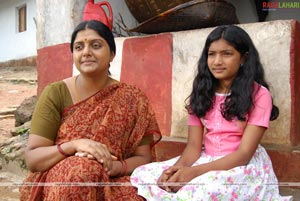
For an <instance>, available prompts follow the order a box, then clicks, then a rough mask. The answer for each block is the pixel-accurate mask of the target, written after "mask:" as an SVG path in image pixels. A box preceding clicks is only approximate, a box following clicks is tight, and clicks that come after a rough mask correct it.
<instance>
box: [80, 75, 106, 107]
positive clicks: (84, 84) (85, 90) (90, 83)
mask: <svg viewBox="0 0 300 201" xmlns="http://www.w3.org/2000/svg"><path fill="white" fill-rule="evenodd" d="M111 82H112V79H111V78H110V77H109V76H108V75H107V76H103V77H102V78H99V77H97V78H94V77H86V76H82V75H78V76H76V77H75V80H74V88H75V93H76V94H77V99H78V101H79V100H83V99H86V98H88V97H90V96H91V95H93V94H95V93H96V92H98V91H100V90H102V89H104V88H106V87H107V86H109V85H110V84H111Z"/></svg>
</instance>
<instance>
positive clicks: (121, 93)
mask: <svg viewBox="0 0 300 201" xmlns="http://www.w3.org/2000/svg"><path fill="white" fill-rule="evenodd" d="M146 135H152V136H153V137H152V138H151V139H153V140H152V145H154V144H155V143H156V142H158V141H159V140H160V138H161V134H160V131H159V128H158V125H157V122H156V119H155V115H154V112H153V111H152V109H151V106H150V104H149V100H148V98H147V97H146V96H145V95H144V94H143V93H142V92H141V91H140V90H139V89H137V88H135V87H133V86H130V85H127V84H123V83H122V84H115V85H112V86H109V87H107V88H105V89H103V90H101V91H99V92H97V93H96V94H94V95H93V96H91V97H89V98H88V99H86V100H84V101H81V102H79V103H77V104H75V105H72V106H70V107H68V108H65V110H64V111H63V113H62V121H61V126H60V128H59V131H58V133H57V137H56V141H55V144H60V143H64V142H68V141H71V140H74V139H80V138H88V139H92V140H95V141H98V142H101V143H103V144H105V145H106V146H107V147H108V148H109V150H110V152H111V153H112V154H113V155H115V156H117V157H118V159H119V160H124V159H126V158H129V157H130V156H131V155H132V154H133V152H134V151H135V149H136V148H137V146H139V143H140V142H141V140H142V138H143V137H144V136H146ZM151 147H152V153H155V152H153V150H154V146H151ZM152 155H153V156H155V154H152ZM24 184H25V185H24V186H22V187H21V188H20V190H21V200H51V201H54V200H72V201H73V200H143V198H141V197H139V196H138V195H137V191H136V188H135V187H133V186H131V184H130V179H129V176H123V177H115V178H110V177H109V176H108V175H107V173H106V172H105V171H104V169H103V167H102V165H101V164H100V163H98V162H97V161H96V160H90V159H87V158H86V157H77V156H70V157H67V158H65V159H64V160H62V161H60V162H59V163H57V164H56V165H54V166H53V167H52V168H50V169H49V170H48V171H46V172H40V173H30V174H29V176H28V177H27V178H26V179H25V182H24ZM26 184H34V185H26ZM48 184H49V185H48ZM52 184H53V186H51V185H52Z"/></svg>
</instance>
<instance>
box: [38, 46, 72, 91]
mask: <svg viewBox="0 0 300 201" xmlns="http://www.w3.org/2000/svg"><path fill="white" fill-rule="evenodd" d="M37 54H38V57H37V73H38V90H37V94H38V95H40V93H41V92H42V90H43V89H44V88H45V86H46V85H47V84H49V83H51V82H55V81H58V80H62V79H64V78H67V77H70V76H72V72H73V59H72V54H71V51H70V44H69V43H64V44H59V45H53V46H49V47H45V48H42V49H39V50H38V51H37Z"/></svg>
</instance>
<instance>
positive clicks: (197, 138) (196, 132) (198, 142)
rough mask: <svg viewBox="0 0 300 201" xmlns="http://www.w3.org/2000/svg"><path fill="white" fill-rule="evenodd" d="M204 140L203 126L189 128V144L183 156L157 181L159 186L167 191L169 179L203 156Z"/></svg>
mask: <svg viewBox="0 0 300 201" xmlns="http://www.w3.org/2000/svg"><path fill="white" fill-rule="evenodd" d="M202 139H203V127H202V126H189V127H188V142H187V145H186V147H185V149H184V151H183V152H182V154H181V156H180V157H179V159H178V160H177V162H176V163H175V164H174V166H171V167H170V168H168V169H166V170H164V171H163V172H162V174H161V175H160V177H159V178H158V180H157V184H158V185H159V186H160V187H161V188H162V189H165V190H167V191H169V189H168V186H166V185H164V183H165V182H168V180H169V178H171V177H172V175H173V174H174V173H175V172H176V170H177V168H178V167H183V166H187V167H190V166H191V165H192V164H193V163H194V162H195V161H196V160H197V159H198V158H199V157H200V155H201V150H202Z"/></svg>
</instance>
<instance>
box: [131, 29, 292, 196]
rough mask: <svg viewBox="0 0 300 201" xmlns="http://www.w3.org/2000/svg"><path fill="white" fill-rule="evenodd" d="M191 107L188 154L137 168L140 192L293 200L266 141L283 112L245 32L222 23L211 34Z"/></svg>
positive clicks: (135, 180)
mask: <svg viewBox="0 0 300 201" xmlns="http://www.w3.org/2000/svg"><path fill="white" fill-rule="evenodd" d="M186 109H187V111H188V113H189V116H188V143H187V146H186V148H185V150H184V151H183V153H182V155H181V156H180V157H177V158H174V159H171V160H168V161H165V162H160V163H151V164H148V165H143V166H140V167H138V168H137V169H135V171H134V172H133V174H132V176H131V182H132V184H133V185H134V186H136V187H137V188H138V193H139V194H140V195H142V196H143V197H145V198H146V199H147V200H189V201H190V200H197V201H199V200H283V199H286V200H288V199H290V197H286V198H284V197H281V196H280V195H279V190H278V186H277V178H276V176H275V174H274V171H273V168H272V163H271V160H270V158H269V156H268V155H267V153H266V151H265V149H264V148H263V147H262V146H260V145H259V142H260V140H261V138H262V137H263V134H264V132H265V130H266V129H267V128H268V126H269V121H270V120H274V119H276V118H277V116H278V114H279V110H278V108H277V107H276V106H275V105H273V103H272V97H271V95H270V92H269V90H268V85H267V83H266V81H265V79H264V70H263V67H262V65H261V63H260V60H259V55H258V52H257V50H256V48H255V46H254V44H253V42H252V40H251V39H250V37H249V35H248V34H247V33H246V32H245V31H244V30H243V29H241V28H239V27H237V26H233V25H230V26H220V27H217V28H216V29H215V30H213V31H212V32H211V33H210V34H209V36H208V38H207V40H206V43H205V47H204V49H203V52H202V55H201V57H200V60H199V62H198V73H197V76H196V78H195V79H194V82H193V89H192V92H191V94H190V96H189V98H188V101H187V104H186ZM202 141H204V149H203V150H202ZM146 184H147V185H146Z"/></svg>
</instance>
